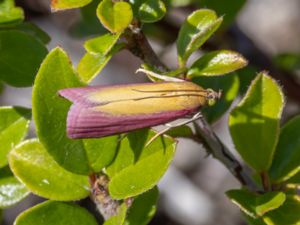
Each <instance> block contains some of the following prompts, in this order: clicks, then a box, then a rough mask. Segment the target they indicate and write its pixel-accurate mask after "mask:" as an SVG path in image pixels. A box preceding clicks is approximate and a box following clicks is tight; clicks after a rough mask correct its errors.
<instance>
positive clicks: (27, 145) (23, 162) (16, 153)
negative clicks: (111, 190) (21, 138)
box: [9, 140, 89, 201]
mask: <svg viewBox="0 0 300 225" xmlns="http://www.w3.org/2000/svg"><path fill="white" fill-rule="evenodd" d="M9 164H10V167H11V169H12V171H13V173H14V174H15V175H16V176H17V177H18V178H19V179H20V180H21V181H22V182H23V183H24V184H25V185H26V187H27V188H29V189H30V190H31V191H32V192H33V193H35V194H37V195H39V196H42V197H44V198H49V199H53V200H61V201H71V200H78V199H82V198H85V197H86V196H88V195H89V182H88V177H87V176H82V175H77V174H73V173H71V172H68V171H66V170H65V169H63V168H62V167H60V166H59V165H58V164H57V163H56V162H55V161H54V160H53V158H52V157H51V156H50V155H49V154H48V152H47V151H46V149H45V148H44V147H43V145H42V144H41V143H39V142H38V140H28V141H25V142H23V143H21V144H20V145H18V146H17V147H16V148H15V149H14V150H12V151H11V152H10V154H9Z"/></svg>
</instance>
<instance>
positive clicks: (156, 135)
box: [145, 112, 202, 147]
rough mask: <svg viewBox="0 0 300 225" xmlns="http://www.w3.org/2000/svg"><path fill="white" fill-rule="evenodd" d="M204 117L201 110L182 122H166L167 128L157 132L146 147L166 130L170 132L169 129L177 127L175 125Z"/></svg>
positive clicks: (178, 125)
mask: <svg viewBox="0 0 300 225" xmlns="http://www.w3.org/2000/svg"><path fill="white" fill-rule="evenodd" d="M201 117H202V113H201V112H198V113H196V114H195V115H194V116H193V117H192V118H190V119H188V120H185V121H183V122H180V123H177V124H166V126H167V128H165V129H163V130H161V131H159V132H158V133H156V134H155V135H154V136H153V137H152V138H151V139H150V140H149V141H148V142H147V144H146V145H145V147H147V146H148V145H150V144H151V143H152V142H153V141H154V140H155V139H156V138H158V137H159V136H161V135H163V134H165V133H166V132H168V131H169V130H171V129H173V128H175V127H180V126H183V125H186V124H188V123H191V122H193V121H195V120H197V119H199V118H201Z"/></svg>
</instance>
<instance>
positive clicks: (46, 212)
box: [14, 201, 98, 225]
mask: <svg viewBox="0 0 300 225" xmlns="http://www.w3.org/2000/svg"><path fill="white" fill-rule="evenodd" d="M54 224H55V225H83V224H84V225H98V223H97V221H96V219H95V218H94V216H93V215H92V214H90V213H89V212H88V211H87V210H86V209H84V208H82V207H80V206H78V205H75V204H72V203H64V202H54V201H47V202H44V203H42V204H39V205H36V206H34V207H32V208H30V209H28V210H26V211H25V212H23V213H22V214H20V215H19V216H18V218H17V219H16V221H15V223H14V225H54Z"/></svg>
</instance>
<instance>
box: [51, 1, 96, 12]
mask: <svg viewBox="0 0 300 225" xmlns="http://www.w3.org/2000/svg"><path fill="white" fill-rule="evenodd" d="M90 2H92V0H51V8H52V9H54V10H63V9H73V8H79V7H83V6H85V5H87V4H89V3H90Z"/></svg>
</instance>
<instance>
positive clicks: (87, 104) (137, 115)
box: [59, 81, 220, 139]
mask: <svg viewBox="0 0 300 225" xmlns="http://www.w3.org/2000/svg"><path fill="white" fill-rule="evenodd" d="M59 95H60V96H62V97H64V98H66V99H68V100H70V101H71V102H73V104H72V106H71V107H70V109H69V112H68V116H67V135H68V137H69V138H71V139H77V138H98V137H104V136H109V135H115V134H120V133H126V132H129V131H133V130H136V129H140V128H146V127H153V126H156V125H160V124H166V123H168V122H171V121H174V120H176V119H179V118H183V117H187V116H193V115H194V117H193V118H192V119H191V120H189V121H188V122H190V121H192V120H194V119H197V118H199V109H200V108H201V107H202V106H204V105H206V104H208V102H209V101H211V100H215V99H218V98H219V97H220V93H217V92H214V91H213V90H211V89H204V88H202V87H200V86H198V85H196V84H194V83H192V82H188V81H182V82H174V81H172V82H156V83H142V84H125V85H112V86H94V87H79V88H67V89H63V90H60V91H59ZM182 124H183V123H182ZM182 124H180V125H182Z"/></svg>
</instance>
